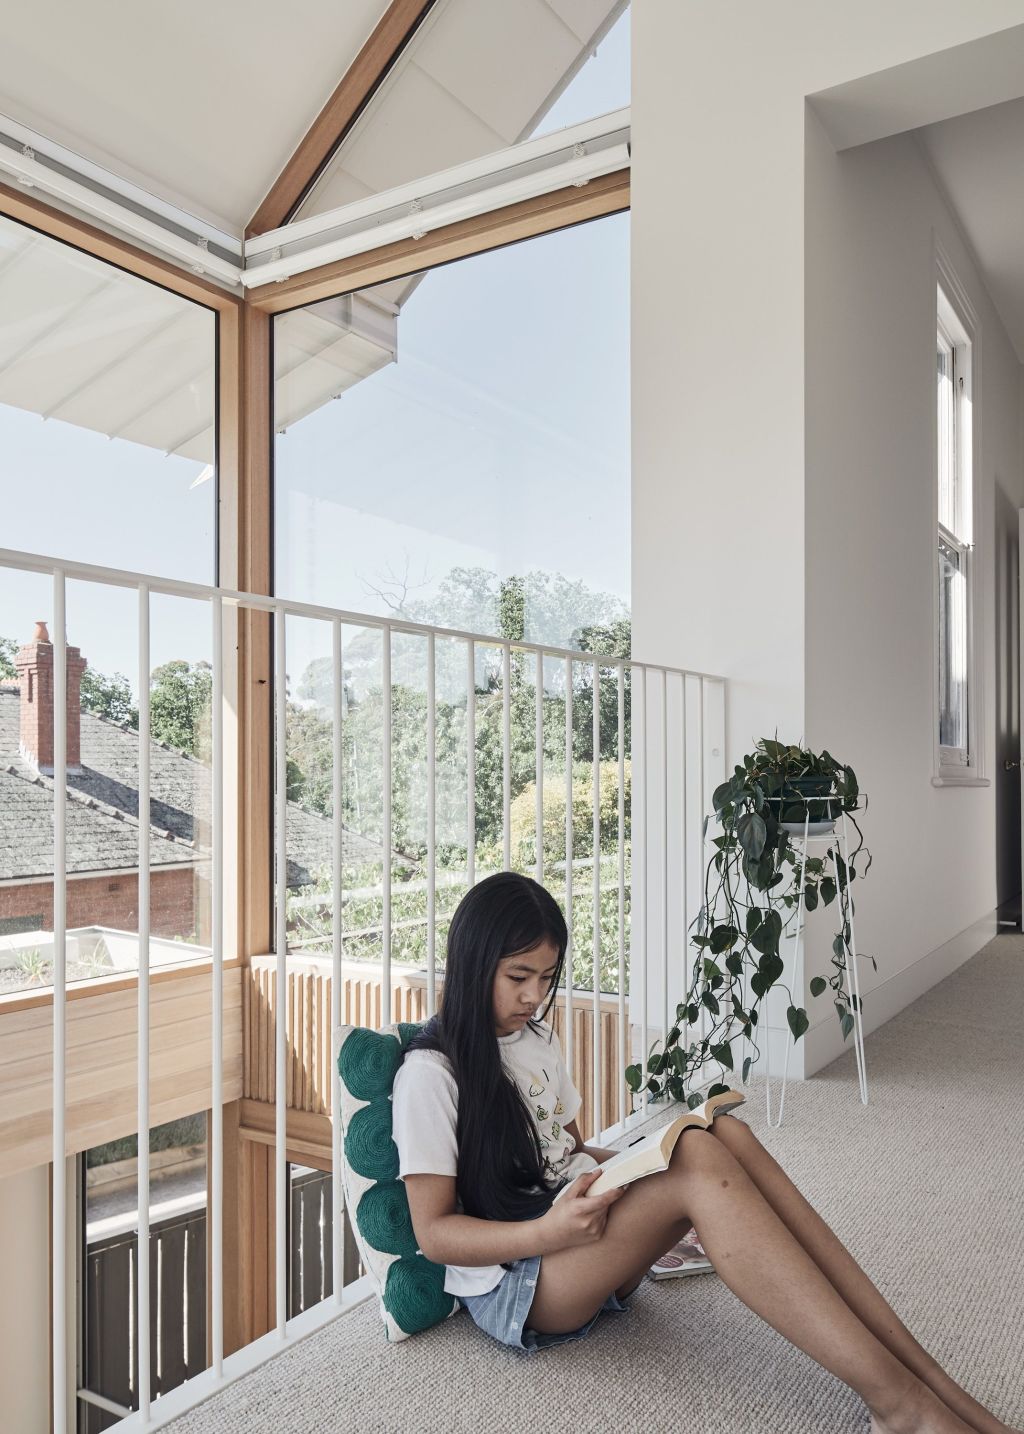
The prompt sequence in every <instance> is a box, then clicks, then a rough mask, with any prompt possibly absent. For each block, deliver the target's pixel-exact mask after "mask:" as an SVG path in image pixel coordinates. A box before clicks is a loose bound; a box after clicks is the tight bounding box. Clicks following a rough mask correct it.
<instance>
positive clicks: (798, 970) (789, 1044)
mask: <svg viewBox="0 0 1024 1434" xmlns="http://www.w3.org/2000/svg"><path fill="white" fill-rule="evenodd" d="M810 815H811V809H810V806H806V807H805V808H804V835H803V847H802V853H801V858H800V900H799V902H798V904H797V913H796V943H795V945H794V947H793V983H794V985H796V986H797V988H798V989H799V990H800V991H801V994H802V987H803V972H804V963H803V950H804V948H803V939H804V925H805V923H806V912H805V910H804V876H805V874H806V871H807V838H808V828H809V826H810ZM783 1034H784V1037H785V1040H786V1059H785V1062H784V1064H783V1067H782V1085H781V1087H780V1090H779V1111H778V1116H777V1118H776V1119H775V1120H772V1076H771V1066H772V1031H771V1026H769V1027H768V1034H767V1040H766V1041H765V1049H766V1053H767V1057H768V1069H767V1070H766V1072H765V1080H764V1103H765V1118H766V1120H767V1122H768V1126H769V1128H770V1129H771V1130H778V1129H779V1127H780V1126H781V1125H782V1114H783V1111H784V1110H785V1107H786V1082H787V1081H788V1079H789V1056H790V1052H791V1051H792V1049H793V1047H794V1045H795V1044H796V1041H795V1039H794V1037H793V1033H792V1031H786V1032H784V1033H783Z"/></svg>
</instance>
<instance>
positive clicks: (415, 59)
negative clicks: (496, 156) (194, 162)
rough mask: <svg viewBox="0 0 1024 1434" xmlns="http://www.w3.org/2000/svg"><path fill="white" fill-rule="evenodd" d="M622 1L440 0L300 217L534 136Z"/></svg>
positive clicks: (617, 13) (615, 16)
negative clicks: (510, 2) (512, 1)
mask: <svg viewBox="0 0 1024 1434" xmlns="http://www.w3.org/2000/svg"><path fill="white" fill-rule="evenodd" d="M626 6H627V0H515V3H514V4H509V0H437V3H436V4H435V5H434V7H433V9H432V10H431V11H430V13H429V14H428V15H427V17H426V19H425V20H424V21H423V23H422V25H421V26H420V28H419V29H418V30H417V32H416V34H415V35H414V36H413V38H412V40H411V42H410V43H409V45H407V46H406V48H405V50H403V52H402V54H401V55H400V56H399V58H398V59H397V61H396V62H395V64H394V65H393V66H392V68H391V70H390V71H389V73H388V75H387V77H386V79H385V80H384V82H383V84H382V85H381V86H380V88H379V90H378V91H377V93H376V94H375V95H374V96H373V99H372V100H371V101H370V103H369V104H368V105H367V106H366V109H365V110H364V111H363V113H362V114H361V115H360V116H359V118H358V119H357V120H356V122H355V124H354V125H353V126H352V128H351V130H350V131H349V133H348V135H347V136H346V137H345V141H344V143H343V144H342V145H341V146H340V147H339V149H338V152H337V154H336V155H335V156H334V157H333V159H332V160H331V161H330V163H329V164H328V165H327V166H326V168H325V170H324V172H323V174H322V175H321V177H320V179H319V181H318V182H317V184H316V186H315V187H314V189H313V190H312V191H311V193H310V194H309V195H308V197H307V198H306V200H305V202H304V204H303V205H302V207H301V208H300V210H299V213H298V216H297V217H298V218H303V219H304V218H308V217H309V216H310V215H313V214H323V213H325V212H326V211H328V210H331V209H335V208H338V207H340V206H341V205H343V204H349V203H351V202H353V201H354V200H357V199H365V198H366V197H367V196H368V195H371V194H379V193H380V192H381V190H384V189H391V188H393V187H394V186H397V185H400V184H405V183H407V182H408V181H410V180H415V179H420V178H422V177H423V176H424V175H427V174H432V173H435V172H436V171H437V170H440V169H447V168H449V167H450V166H452V165H456V164H461V163H463V161H465V160H469V159H476V158H478V157H479V156H480V155H484V154H490V153H492V152H493V151H495V150H499V149H504V148H506V146H508V145H512V144H517V143H518V142H519V141H520V140H522V139H526V138H528V137H529V136H530V135H531V134H533V132H534V131H535V129H536V128H537V125H538V124H539V123H540V121H541V120H542V119H543V117H544V115H545V114H546V113H547V111H548V110H549V109H550V108H551V106H552V104H553V103H554V102H555V100H556V99H557V98H558V96H559V95H560V94H561V93H562V91H563V90H564V89H565V88H566V86H567V85H568V84H569V82H570V81H571V80H572V78H573V76H574V75H575V74H576V73H577V71H578V70H579V69H580V67H581V66H582V65H584V64H585V63H586V62H587V60H588V59H590V56H591V55H592V54H593V52H594V50H595V48H596V46H597V44H598V42H599V41H600V40H601V39H602V38H603V37H604V35H605V34H606V33H607V31H608V30H609V29H610V27H611V26H612V25H613V24H614V22H615V21H616V20H617V19H618V17H619V16H620V15H621V14H622V12H623V11H624V10H625V9H626Z"/></svg>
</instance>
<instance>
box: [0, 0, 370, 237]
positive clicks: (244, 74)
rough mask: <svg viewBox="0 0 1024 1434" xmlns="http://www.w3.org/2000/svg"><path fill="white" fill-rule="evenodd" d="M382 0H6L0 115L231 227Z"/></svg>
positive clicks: (317, 106) (246, 212) (252, 203)
mask: <svg viewBox="0 0 1024 1434" xmlns="http://www.w3.org/2000/svg"><path fill="white" fill-rule="evenodd" d="M386 9H387V0H344V3H343V4H339V3H338V0H300V3H298V4H296V5H282V4H280V3H272V0H245V4H240V3H238V0H174V3H173V4H162V5H161V4H155V3H150V2H149V0H131V3H125V0H86V3H75V0H32V3H31V4H23V5H6V6H4V16H3V38H2V41H0V114H6V115H10V116H11V117H12V118H13V119H15V120H18V121H19V122H20V123H21V124H24V125H27V126H29V127H30V128H32V129H35V130H38V131H39V132H40V133H42V134H44V135H46V136H47V137H48V138H49V139H52V140H55V141H57V142H58V143H60V144H64V145H66V146H67V147H68V148H69V149H72V150H75V151H76V152H77V153H79V154H82V155H84V156H86V158H88V159H91V160H94V161H95V162H96V163H99V164H104V165H106V166H107V167H108V168H110V169H113V170H114V171H115V172H117V173H118V174H120V175H122V176H123V177H124V178H126V179H132V180H134V181H135V182H136V183H138V184H141V185H142V186H143V187H145V188H146V189H148V190H150V191H151V192H152V193H155V194H157V195H158V196H159V197H160V198H162V199H165V200H167V201H168V202H170V203H173V204H177V205H179V206H181V207H182V208H184V209H186V210H188V211H189V212H190V213H194V214H198V215H199V216H200V217H202V218H205V219H207V220H210V221H211V222H213V223H215V224H219V225H220V226H221V227H222V228H225V229H227V230H228V231H229V232H234V233H241V232H242V230H243V228H244V226H245V225H246V223H247V222H248V220H249V218H250V217H251V215H252V214H253V212H254V210H255V209H256V207H257V205H258V204H259V202H260V201H261V200H262V198H263V196H264V195H265V194H266V192H267V190H268V189H269V188H270V186H271V184H272V183H273V181H274V179H275V178H276V177H277V175H278V174H279V173H280V171H281V169H282V168H283V166H284V165H285V164H286V163H287V161H288V159H289V157H290V156H291V155H292V153H293V152H294V150H295V148H296V146H297V144H298V143H299V141H300V140H301V138H302V136H303V135H304V134H305V133H306V131H307V130H308V129H309V127H310V125H311V124H312V123H313V120H314V119H315V118H316V116H317V114H318V113H319V112H320V110H321V108H322V107H323V105H324V104H325V102H326V101H327V99H328V98H329V97H330V95H331V94H332V93H333V91H334V89H335V87H336V86H337V84H338V81H339V80H340V78H341V76H342V75H343V74H344V73H345V72H346V70H347V69H348V68H349V66H350V65H351V64H352V62H353V60H354V59H355V57H356V55H357V54H358V53H359V51H360V49H361V48H362V46H363V45H364V43H365V42H366V40H367V38H368V37H369V35H370V33H371V31H372V30H373V28H374V26H375V25H376V24H377V22H378V21H379V19H380V17H381V15H382V14H383V13H384V11H385V10H386Z"/></svg>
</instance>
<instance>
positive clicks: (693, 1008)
mask: <svg viewBox="0 0 1024 1434" xmlns="http://www.w3.org/2000/svg"><path fill="white" fill-rule="evenodd" d="M699 1015H700V1007H699V1006H698V1005H697V1003H696V1001H691V1002H690V1004H689V1005H688V1006H687V1008H686V1019H687V1021H688V1022H689V1024H690V1025H691V1026H692V1025H693V1024H694V1022H695V1021H696V1020H697V1017H698V1016H699Z"/></svg>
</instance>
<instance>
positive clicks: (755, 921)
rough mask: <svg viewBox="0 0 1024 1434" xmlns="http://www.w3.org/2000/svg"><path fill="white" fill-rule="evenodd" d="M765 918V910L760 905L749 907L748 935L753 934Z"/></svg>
mask: <svg viewBox="0 0 1024 1434" xmlns="http://www.w3.org/2000/svg"><path fill="white" fill-rule="evenodd" d="M763 920H764V912H763V911H762V910H761V908H760V907H759V906H748V907H747V935H748V936H753V934H754V932H755V931H756V930H757V928H758V927H759V926H760V925H761V922H762V921H763Z"/></svg>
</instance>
